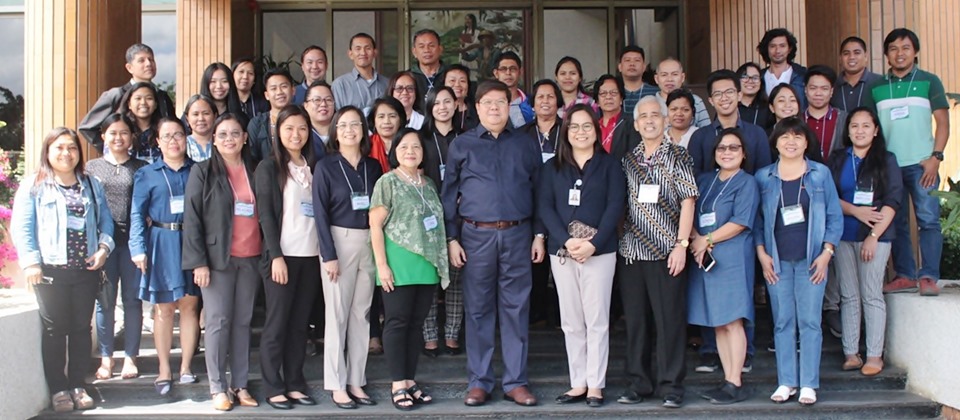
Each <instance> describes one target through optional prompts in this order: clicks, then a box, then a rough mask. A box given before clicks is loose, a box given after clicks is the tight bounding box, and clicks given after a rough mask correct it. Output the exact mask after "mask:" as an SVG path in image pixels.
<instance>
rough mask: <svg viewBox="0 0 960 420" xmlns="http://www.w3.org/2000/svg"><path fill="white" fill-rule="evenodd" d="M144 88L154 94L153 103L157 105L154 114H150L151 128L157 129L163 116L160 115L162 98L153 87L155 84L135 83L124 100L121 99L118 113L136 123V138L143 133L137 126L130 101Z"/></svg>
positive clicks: (134, 126) (134, 128)
mask: <svg viewBox="0 0 960 420" xmlns="http://www.w3.org/2000/svg"><path fill="white" fill-rule="evenodd" d="M143 88H146V89H149V90H150V92H151V93H153V102H154V103H155V104H156V108H154V110H153V113H152V114H150V128H156V127H157V121H160V117H161V116H162V115H161V113H160V98H159V95H158V93H157V88H156V87H155V86H154V85H153V83H150V82H137V83H134V84H133V86H131V87H130V89H129V90H127V93H124V94H123V98H121V99H120V106H118V107H117V112H119V113H120V114H121V115H123V116H125V117H127V118H129V119H130V121H133V123H134V125H133V132H134V135H135V136H139V135H140V134H141V133H142V131H140V125H139V124H137V117H136V116H135V115H133V111H132V110H130V99H132V98H133V94H134V92H136V91H138V90H140V89H143Z"/></svg>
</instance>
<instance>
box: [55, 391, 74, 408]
mask: <svg viewBox="0 0 960 420" xmlns="http://www.w3.org/2000/svg"><path fill="white" fill-rule="evenodd" d="M50 402H51V403H52V405H53V411H55V412H57V413H65V412H67V411H73V398H71V397H70V392H68V391H60V392H58V393H56V394H53V396H52V397H50Z"/></svg>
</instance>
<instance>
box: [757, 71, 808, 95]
mask: <svg viewBox="0 0 960 420" xmlns="http://www.w3.org/2000/svg"><path fill="white" fill-rule="evenodd" d="M791 77H793V66H789V67H787V70H786V71H784V72H783V73H780V77H777V76H776V75H774V74H773V72H772V71H770V69H769V68H768V69H767V71H765V72H763V83H764V87H765V88H766V90H767V97H769V96H770V92H773V88H775V87H777V85H779V84H781V83H786V84H790V78H791ZM797 93H798V94H801V95H802V94H803V91H800V92H797Z"/></svg>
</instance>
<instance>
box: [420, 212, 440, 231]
mask: <svg viewBox="0 0 960 420" xmlns="http://www.w3.org/2000/svg"><path fill="white" fill-rule="evenodd" d="M439 225H440V223H438V222H437V216H434V215H432V214H431V215H429V216H427V217H424V218H423V228H424V229H426V230H427V232H429V231H431V230H434V229H436V228H437V226H439Z"/></svg>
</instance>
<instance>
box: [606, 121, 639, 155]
mask: <svg viewBox="0 0 960 420" xmlns="http://www.w3.org/2000/svg"><path fill="white" fill-rule="evenodd" d="M617 124H620V125H619V126H617V128H615V129H614V130H613V140H612V142H611V145H610V155H612V156H613V157H615V158H617V160H620V159H623V157H624V156H626V154H627V153H630V151H632V150H633V149H635V148H636V147H637V146H638V145H640V133H638V132H637V130H636V129H635V128H633V115H630V114H627V111H621V112H620V119H619V120H618V121H617Z"/></svg>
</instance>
